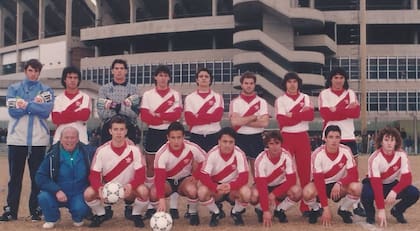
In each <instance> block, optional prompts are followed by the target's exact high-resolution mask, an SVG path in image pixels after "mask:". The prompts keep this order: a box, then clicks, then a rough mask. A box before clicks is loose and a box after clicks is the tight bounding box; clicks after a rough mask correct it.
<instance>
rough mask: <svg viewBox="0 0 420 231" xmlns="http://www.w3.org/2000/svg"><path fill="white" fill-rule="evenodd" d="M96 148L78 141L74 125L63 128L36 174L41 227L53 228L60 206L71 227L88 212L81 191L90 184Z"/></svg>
mask: <svg viewBox="0 0 420 231" xmlns="http://www.w3.org/2000/svg"><path fill="white" fill-rule="evenodd" d="M95 149H96V148H94V147H93V146H90V145H85V144H83V143H81V142H79V132H78V130H77V129H76V128H74V127H65V128H64V129H63V131H62V132H61V136H60V141H59V142H57V143H56V144H54V145H53V146H52V147H51V149H50V150H49V152H48V154H47V157H46V158H45V159H44V161H43V162H42V163H41V166H40V167H39V169H38V171H37V173H36V176H35V181H36V183H37V185H38V186H39V189H40V190H41V192H40V193H39V195H38V200H39V205H40V206H41V209H42V211H43V213H44V218H45V223H44V225H43V228H46V229H51V228H54V226H55V224H56V222H57V221H58V219H59V218H60V210H59V208H60V207H67V208H68V209H69V211H70V213H71V217H72V220H73V225H74V226H77V227H79V226H82V225H83V218H84V217H85V216H86V214H87V213H88V211H89V207H88V206H87V204H86V203H85V200H84V198H83V192H84V191H85V189H86V188H87V187H88V185H89V180H88V176H89V170H90V164H91V162H92V158H93V154H94V152H95Z"/></svg>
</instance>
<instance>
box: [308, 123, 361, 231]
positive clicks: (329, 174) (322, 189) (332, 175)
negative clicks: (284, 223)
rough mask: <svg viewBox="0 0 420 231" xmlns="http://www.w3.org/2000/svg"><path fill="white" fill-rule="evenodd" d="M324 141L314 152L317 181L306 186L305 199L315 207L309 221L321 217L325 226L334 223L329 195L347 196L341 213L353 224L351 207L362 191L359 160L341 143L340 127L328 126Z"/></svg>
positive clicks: (335, 196)
mask: <svg viewBox="0 0 420 231" xmlns="http://www.w3.org/2000/svg"><path fill="white" fill-rule="evenodd" d="M324 140H325V144H324V145H322V146H320V147H319V148H317V149H316V150H315V151H314V152H313V153H312V157H311V158H312V161H311V166H312V177H313V182H311V183H309V184H308V185H306V186H305V187H304V189H303V200H304V202H305V203H306V204H307V205H308V206H309V208H310V209H311V211H310V213H309V223H311V224H315V223H316V222H317V220H318V217H319V216H321V221H322V224H323V225H324V226H330V225H331V217H332V216H331V211H330V209H329V207H328V197H329V198H331V199H332V200H333V201H334V202H338V201H340V200H341V199H343V200H342V202H341V205H340V207H339V208H338V211H337V213H338V215H339V216H340V217H341V218H342V219H343V222H344V223H353V220H352V218H351V217H352V215H353V214H352V212H350V209H352V208H353V204H354V203H357V201H358V199H359V198H360V193H361V191H362V184H361V183H360V182H358V171H357V166H356V162H355V160H354V158H353V154H352V152H351V150H350V148H348V147H347V146H345V145H343V144H340V140H341V130H340V128H339V127H338V126H336V125H329V126H328V127H327V128H325V131H324ZM317 196H318V200H319V202H320V203H321V207H322V209H321V207H320V206H319V203H318V202H317Z"/></svg>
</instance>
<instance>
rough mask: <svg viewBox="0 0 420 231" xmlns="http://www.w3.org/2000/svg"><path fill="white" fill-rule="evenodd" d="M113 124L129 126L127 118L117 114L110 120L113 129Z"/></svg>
mask: <svg viewBox="0 0 420 231" xmlns="http://www.w3.org/2000/svg"><path fill="white" fill-rule="evenodd" d="M112 124H125V127H126V128H128V126H127V120H126V119H125V118H124V117H122V116H119V115H116V116H114V117H112V118H111V120H110V122H109V128H110V129H111V127H112Z"/></svg>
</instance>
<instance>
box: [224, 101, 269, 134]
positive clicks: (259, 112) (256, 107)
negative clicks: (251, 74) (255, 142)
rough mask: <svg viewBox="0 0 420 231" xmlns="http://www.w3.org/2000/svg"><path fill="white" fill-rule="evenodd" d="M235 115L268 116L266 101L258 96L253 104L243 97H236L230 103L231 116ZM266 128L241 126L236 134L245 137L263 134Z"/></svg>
mask: <svg viewBox="0 0 420 231" xmlns="http://www.w3.org/2000/svg"><path fill="white" fill-rule="evenodd" d="M233 113H238V114H239V115H240V116H243V117H245V116H251V115H256V116H263V115H268V106H267V101H265V99H263V98H261V97H259V96H256V97H255V98H254V99H253V100H252V101H251V102H247V101H245V100H244V99H243V98H242V97H241V95H239V96H238V97H236V98H235V99H234V100H232V102H231V103H230V108H229V116H232V114H233ZM263 131H264V128H263V127H262V128H255V127H250V126H246V125H244V126H241V127H238V128H237V130H236V132H237V133H239V134H243V135H252V134H258V133H262V132H263Z"/></svg>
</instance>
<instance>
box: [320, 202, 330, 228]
mask: <svg viewBox="0 0 420 231" xmlns="http://www.w3.org/2000/svg"><path fill="white" fill-rule="evenodd" d="M331 217H332V216H331V210H330V208H329V207H328V206H326V207H324V212H322V216H321V221H322V225H324V226H325V227H329V226H331Z"/></svg>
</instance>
